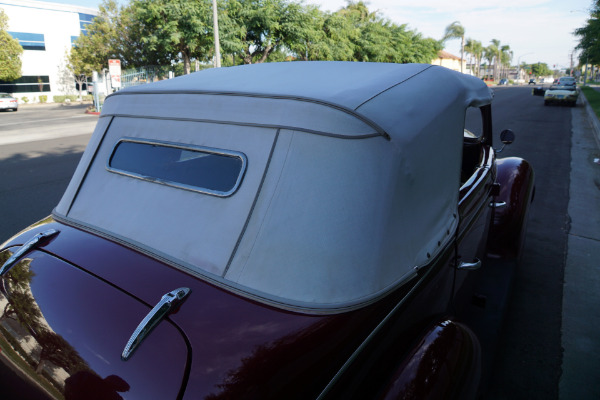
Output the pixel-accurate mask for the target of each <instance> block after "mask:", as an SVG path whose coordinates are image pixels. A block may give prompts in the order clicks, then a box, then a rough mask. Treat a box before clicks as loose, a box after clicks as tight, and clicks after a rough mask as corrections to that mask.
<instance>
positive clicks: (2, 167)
mask: <svg viewBox="0 0 600 400" xmlns="http://www.w3.org/2000/svg"><path fill="white" fill-rule="evenodd" d="M84 111H85V106H69V107H65V106H60V105H46V106H24V107H21V108H20V109H19V111H18V112H16V113H15V112H1V113H0V182H1V185H0V207H1V209H2V213H3V215H2V220H1V221H2V222H1V223H0V242H3V241H4V240H6V239H8V238H9V237H10V236H12V235H13V234H15V233H16V232H18V231H20V230H21V229H23V228H25V227H27V226H28V225H30V224H31V223H33V222H36V221H38V220H40V219H42V218H44V217H45V216H47V215H48V214H50V212H51V211H52V209H53V208H54V207H55V206H56V204H57V203H58V201H59V200H60V197H61V196H62V193H63V192H64V190H65V188H66V187H67V184H68V183H69V180H70V178H71V175H72V174H73V171H74V170H75V167H76V166H77V163H78V161H79V158H80V157H81V153H82V152H83V150H84V149H85V146H86V145H87V142H88V141H89V138H90V136H91V133H92V132H93V129H94V126H95V124H96V122H97V120H98V117H97V116H93V115H88V114H84ZM40 139H46V140H40Z"/></svg>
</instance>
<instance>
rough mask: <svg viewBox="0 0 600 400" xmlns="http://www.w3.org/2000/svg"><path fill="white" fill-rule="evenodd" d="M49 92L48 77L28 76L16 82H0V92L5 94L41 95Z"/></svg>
mask: <svg viewBox="0 0 600 400" xmlns="http://www.w3.org/2000/svg"><path fill="white" fill-rule="evenodd" d="M49 91H50V77H49V76H48V75H28V76H22V77H20V78H19V79H17V80H14V81H11V82H7V81H0V92H6V93H13V94H14V93H31V92H33V93H41V92H49Z"/></svg>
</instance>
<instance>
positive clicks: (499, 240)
mask: <svg viewBox="0 0 600 400" xmlns="http://www.w3.org/2000/svg"><path fill="white" fill-rule="evenodd" d="M496 165H497V170H498V182H499V184H500V193H499V194H498V196H497V197H496V198H495V200H494V201H495V202H496V203H497V204H498V206H497V207H494V213H493V217H492V227H491V230H490V236H489V239H488V243H487V252H488V256H490V257H492V258H498V259H505V260H507V259H518V258H519V257H520V256H521V254H522V249H523V245H524V243H525V236H526V230H527V221H528V219H529V218H528V216H529V208H530V206H531V203H532V202H533V199H534V197H535V173H534V172H533V167H532V166H531V164H529V163H528V162H527V161H526V160H523V159H522V158H518V157H507V158H503V159H499V160H497V162H496Z"/></svg>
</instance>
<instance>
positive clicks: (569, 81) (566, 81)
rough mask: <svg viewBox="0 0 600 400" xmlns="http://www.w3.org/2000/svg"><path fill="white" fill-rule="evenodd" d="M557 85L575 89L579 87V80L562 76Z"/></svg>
mask: <svg viewBox="0 0 600 400" xmlns="http://www.w3.org/2000/svg"><path fill="white" fill-rule="evenodd" d="M555 85H557V86H570V87H575V86H577V80H576V79H575V78H573V77H572V76H561V77H560V78H558V80H557V81H556V82H555Z"/></svg>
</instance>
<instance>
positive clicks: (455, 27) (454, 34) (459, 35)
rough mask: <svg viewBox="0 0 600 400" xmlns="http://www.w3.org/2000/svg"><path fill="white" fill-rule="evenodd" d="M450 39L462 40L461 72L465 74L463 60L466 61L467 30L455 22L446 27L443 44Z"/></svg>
mask: <svg viewBox="0 0 600 400" xmlns="http://www.w3.org/2000/svg"><path fill="white" fill-rule="evenodd" d="M449 39H460V40H461V42H460V72H463V60H464V59H465V28H464V27H463V26H462V25H461V24H460V22H458V21H454V22H453V23H451V24H450V25H448V26H447V27H446V30H445V32H444V37H443V38H442V40H441V42H442V44H443V43H445V42H446V41H447V40H449Z"/></svg>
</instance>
